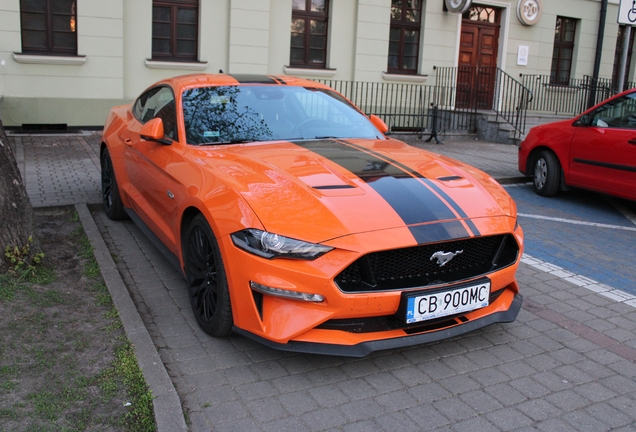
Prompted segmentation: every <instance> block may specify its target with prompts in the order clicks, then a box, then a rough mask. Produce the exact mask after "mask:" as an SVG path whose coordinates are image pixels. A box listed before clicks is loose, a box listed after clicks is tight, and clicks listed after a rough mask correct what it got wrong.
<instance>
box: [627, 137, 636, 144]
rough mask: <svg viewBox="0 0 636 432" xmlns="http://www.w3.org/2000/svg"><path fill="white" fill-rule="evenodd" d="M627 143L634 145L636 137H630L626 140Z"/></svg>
mask: <svg viewBox="0 0 636 432" xmlns="http://www.w3.org/2000/svg"><path fill="white" fill-rule="evenodd" d="M627 142H628V143H630V144H632V145H636V138H634V139H630V140H629V141H627Z"/></svg>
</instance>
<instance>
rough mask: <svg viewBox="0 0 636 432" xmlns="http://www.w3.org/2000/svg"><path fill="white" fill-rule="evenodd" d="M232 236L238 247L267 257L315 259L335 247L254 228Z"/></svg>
mask: <svg viewBox="0 0 636 432" xmlns="http://www.w3.org/2000/svg"><path fill="white" fill-rule="evenodd" d="M231 237H232V241H233V242H234V245H235V246H236V247H238V248H241V249H243V250H245V251H247V252H250V253H253V254H254V255H258V256H260V257H263V258H267V259H274V258H290V259H302V260H315V259H316V258H318V257H320V256H322V255H324V254H326V253H327V252H329V251H330V250H332V249H333V248H332V247H329V246H323V245H319V244H315V243H308V242H304V241H301V240H295V239H292V238H289V237H283V236H281V235H278V234H274V233H270V232H267V231H261V230H258V229H254V228H248V229H244V230H243V231H238V232H235V233H234V234H232V236H231Z"/></svg>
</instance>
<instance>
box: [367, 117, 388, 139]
mask: <svg viewBox="0 0 636 432" xmlns="http://www.w3.org/2000/svg"><path fill="white" fill-rule="evenodd" d="M369 120H371V123H373V126H375V127H376V128H378V130H379V131H380V132H382V133H383V134H385V133H387V132H388V131H389V127H388V126H387V125H386V123H384V120H382V119H381V118H380V117H378V116H377V115H375V114H371V115H370V116H369Z"/></svg>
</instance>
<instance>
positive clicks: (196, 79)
mask: <svg viewBox="0 0 636 432" xmlns="http://www.w3.org/2000/svg"><path fill="white" fill-rule="evenodd" d="M161 84H168V85H170V86H171V87H172V88H173V89H174V90H175V91H176V92H177V93H181V92H182V91H183V89H186V88H192V87H207V86H219V85H272V86H300V87H317V88H325V89H328V88H329V87H327V86H326V85H324V84H320V83H318V82H316V81H311V80H307V79H302V78H296V77H292V76H287V75H257V74H190V75H180V76H176V77H172V78H168V79H165V80H162V81H159V82H157V83H155V84H153V85H152V86H150V87H149V88H151V87H155V86H157V85H161Z"/></svg>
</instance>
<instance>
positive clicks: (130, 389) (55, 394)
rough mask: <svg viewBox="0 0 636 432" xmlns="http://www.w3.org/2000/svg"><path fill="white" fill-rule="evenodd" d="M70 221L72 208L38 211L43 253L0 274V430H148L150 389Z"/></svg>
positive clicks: (75, 224) (87, 247) (75, 225)
mask: <svg viewBox="0 0 636 432" xmlns="http://www.w3.org/2000/svg"><path fill="white" fill-rule="evenodd" d="M55 212H57V213H55ZM36 217H37V212H36ZM78 221H79V218H78V216H77V213H76V212H71V211H60V210H56V211H54V214H53V216H49V215H46V216H40V223H41V224H42V226H43V227H44V229H45V230H46V231H45V234H44V235H41V236H39V237H40V243H41V244H42V247H43V250H44V253H45V258H46V259H45V260H43V261H42V262H41V263H37V264H33V265H30V266H29V267H26V264H25V265H24V266H23V267H22V268H19V267H17V268H18V269H19V270H20V271H21V272H18V271H13V272H12V273H8V274H0V317H2V319H0V334H1V335H2V338H1V339H0V431H2V432H3V431H5V430H6V431H12V430H20V431H47V432H48V431H83V430H130V431H154V430H155V429H156V426H155V424H154V416H153V407H152V397H151V395H150V392H149V391H148V388H147V386H146V383H145V381H144V380H143V376H142V374H141V371H140V370H139V367H138V365H137V361H136V358H135V356H134V352H133V349H132V346H131V345H130V343H129V342H128V341H127V339H126V338H125V336H124V332H123V330H122V323H121V320H120V319H119V316H118V313H117V310H116V309H115V308H114V307H113V302H112V299H111V297H110V295H109V293H108V289H107V287H106V285H105V284H104V282H103V281H102V280H101V278H100V277H99V273H100V272H99V267H98V266H97V262H96V260H95V258H94V256H93V248H92V246H91V244H90V241H89V240H88V238H87V237H86V235H85V233H84V231H83V230H82V227H81V225H80V224H79V222H78ZM18 252H20V254H18V253H17V252H12V256H15V257H17V258H20V257H21V256H22V255H21V254H22V252H21V251H18ZM26 270H28V271H26ZM78 275H83V276H84V277H81V278H80V277H78ZM126 402H131V405H130V406H125V403H126Z"/></svg>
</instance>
